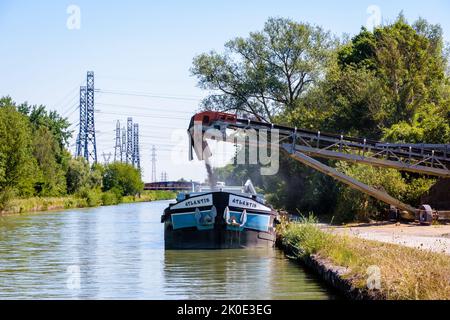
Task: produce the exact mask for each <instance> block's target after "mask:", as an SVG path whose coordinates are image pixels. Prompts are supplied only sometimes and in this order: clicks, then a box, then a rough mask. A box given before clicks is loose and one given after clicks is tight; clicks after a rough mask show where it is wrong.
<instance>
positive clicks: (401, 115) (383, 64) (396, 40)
mask: <svg viewBox="0 0 450 320" xmlns="http://www.w3.org/2000/svg"><path fill="white" fill-rule="evenodd" d="M443 49H444V46H443V36H442V29H441V27H440V26H439V25H430V24H428V23H427V22H426V20H424V19H419V20H418V21H416V22H415V23H414V24H413V25H409V24H408V23H407V21H406V20H405V18H404V17H403V15H400V16H399V18H398V19H397V20H396V21H395V22H394V23H393V24H391V25H387V26H382V27H379V28H376V29H375V30H374V32H369V31H367V30H366V29H364V28H363V29H362V31H361V32H360V33H359V34H358V35H357V36H355V37H354V38H353V39H352V41H351V42H350V43H348V44H347V45H345V46H343V47H342V48H341V49H340V50H339V52H338V61H339V65H340V66H341V70H342V74H343V75H345V74H346V71H347V69H348V68H353V69H354V70H357V71H359V70H363V69H364V68H366V69H368V70H370V71H373V72H374V73H373V76H374V77H375V79H376V80H377V81H378V88H377V90H378V92H379V93H381V94H382V95H383V101H382V107H381V108H380V114H379V118H380V119H379V121H378V128H377V130H378V132H379V134H380V136H381V132H382V130H383V129H384V128H388V127H390V126H392V125H394V124H396V123H399V122H401V121H404V122H407V123H411V122H412V121H413V119H414V115H415V113H416V112H417V110H419V109H420V108H421V106H423V105H425V104H435V105H437V106H439V105H441V101H440V100H441V96H442V92H443V89H444V88H443V85H444V83H445V69H446V66H447V59H446V54H445V52H444V50H443ZM344 80H345V79H344ZM346 107H347V106H346ZM359 108H360V106H359V105H358V104H356V105H350V106H349V107H347V109H348V113H357V112H358V109H359ZM339 112H341V110H339ZM344 112H345V110H344ZM355 124H356V125H358V123H356V122H355ZM380 129H381V130H380Z"/></svg>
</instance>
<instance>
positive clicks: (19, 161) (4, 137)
mask: <svg viewBox="0 0 450 320" xmlns="http://www.w3.org/2000/svg"><path fill="white" fill-rule="evenodd" d="M32 141H33V139H32V137H31V130H30V124H29V122H28V120H27V118H26V117H25V116H23V115H22V114H21V113H19V112H17V111H16V109H15V106H14V105H13V103H12V101H11V99H9V98H2V99H0V193H2V194H3V195H5V194H9V195H12V194H13V193H16V194H18V195H31V194H33V183H34V179H35V176H34V174H35V172H36V161H35V158H34V157H33V154H32V151H33V148H32ZM5 201H6V200H5Z"/></svg>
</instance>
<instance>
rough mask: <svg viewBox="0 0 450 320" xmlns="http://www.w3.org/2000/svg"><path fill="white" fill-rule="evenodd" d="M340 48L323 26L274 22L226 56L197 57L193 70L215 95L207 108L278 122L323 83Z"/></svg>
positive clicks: (234, 43) (228, 47)
mask: <svg viewBox="0 0 450 320" xmlns="http://www.w3.org/2000/svg"><path fill="white" fill-rule="evenodd" d="M334 45H335V41H333V40H332V39H331V36H330V34H329V33H328V32H325V31H323V30H322V28H320V27H318V26H313V25H310V24H308V23H297V22H294V21H292V20H290V19H284V18H270V19H269V20H268V21H267V22H266V24H265V26H264V29H263V30H262V31H259V32H252V33H250V36H249V37H248V38H240V37H239V38H235V39H233V40H231V41H229V42H227V43H226V44H225V52H224V53H223V54H219V53H217V52H214V51H211V52H210V53H205V54H201V55H199V56H197V57H195V58H194V62H193V67H192V69H191V71H192V74H193V75H195V76H197V78H198V80H199V83H198V84H199V86H200V87H201V88H203V89H207V90H210V91H211V94H210V95H209V96H208V97H207V98H206V99H205V100H204V101H203V103H202V105H203V107H204V108H205V109H210V110H222V111H230V110H233V111H236V112H238V113H240V114H242V115H251V116H253V117H256V118H258V119H261V120H264V121H272V120H273V119H274V116H275V115H277V114H279V113H280V112H282V111H283V110H285V109H286V108H287V109H293V108H294V107H295V102H296V100H298V99H299V98H301V96H302V95H303V94H304V93H305V92H306V91H307V90H308V88H309V87H310V86H311V85H312V84H313V83H315V82H316V81H318V80H319V79H320V77H321V76H322V75H323V71H324V68H325V66H326V64H327V61H328V58H329V53H330V49H331V48H332V47H333V46H334Z"/></svg>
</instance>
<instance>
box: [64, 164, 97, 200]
mask: <svg viewBox="0 0 450 320" xmlns="http://www.w3.org/2000/svg"><path fill="white" fill-rule="evenodd" d="M90 175H91V169H90V167H89V163H88V162H87V161H86V159H84V158H81V157H80V158H74V159H70V160H69V163H68V168H67V173H66V180H67V192H68V193H69V194H74V193H76V192H78V191H80V190H81V188H83V187H88V186H90Z"/></svg>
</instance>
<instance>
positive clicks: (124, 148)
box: [120, 127, 127, 163]
mask: <svg viewBox="0 0 450 320" xmlns="http://www.w3.org/2000/svg"><path fill="white" fill-rule="evenodd" d="M120 161H121V162H122V163H125V162H127V130H126V129H125V127H122V154H121V156H120Z"/></svg>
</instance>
